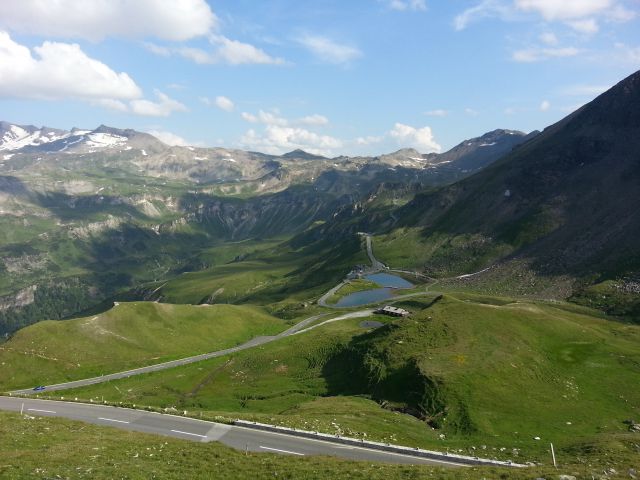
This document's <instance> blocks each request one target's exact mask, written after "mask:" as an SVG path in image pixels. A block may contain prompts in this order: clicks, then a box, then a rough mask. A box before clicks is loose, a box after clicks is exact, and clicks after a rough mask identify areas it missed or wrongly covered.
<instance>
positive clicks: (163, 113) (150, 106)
mask: <svg viewBox="0 0 640 480" xmlns="http://www.w3.org/2000/svg"><path fill="white" fill-rule="evenodd" d="M154 93H155V95H156V97H158V101H157V102H152V101H151V100H146V99H141V100H132V101H131V102H130V107H131V111H132V112H133V113H135V114H136V115H144V116H148V117H168V116H169V115H171V113H173V112H186V111H187V107H185V106H184V105H183V104H182V103H180V102H178V101H177V100H174V99H172V98H170V97H169V96H168V95H165V94H164V93H162V92H161V91H160V90H155V91H154Z"/></svg>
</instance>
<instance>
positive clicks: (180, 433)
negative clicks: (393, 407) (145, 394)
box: [0, 396, 463, 467]
mask: <svg viewBox="0 0 640 480" xmlns="http://www.w3.org/2000/svg"><path fill="white" fill-rule="evenodd" d="M0 410H9V411H14V412H20V411H21V410H22V411H23V413H24V414H26V415H31V416H36V415H38V416H53V417H64V418H69V419H72V420H79V421H82V422H87V423H92V424H95V425H103V426H110V427H116V428H120V429H124V430H132V431H136V432H144V433H152V434H157V435H164V436H169V437H175V438H180V439H183V440H191V441H194V442H211V441H219V442H221V443H223V444H225V445H228V446H230V447H233V448H236V449H239V450H245V449H246V450H249V451H252V452H265V453H279V454H284V455H295V456H300V457H302V456H306V455H330V456H334V457H342V458H346V459H351V460H362V461H371V462H386V463H405V464H414V465H434V466H440V467H442V466H445V467H458V466H463V465H460V464H457V463H455V462H454V461H446V460H435V459H427V458H419V457H412V456H409V455H402V454H398V453H391V452H383V451H378V450H372V449H368V448H363V447H352V446H347V445H340V444H334V443H330V442H326V441H322V440H314V439H307V438H301V437H297V436H293V435H287V434H282V433H273V432H267V431H261V430H254V429H251V428H245V427H239V426H234V425H225V424H220V423H213V422H205V421H203V420H196V419H192V418H186V417H178V416H174V415H164V414H160V413H153V412H147V411H144V410H132V409H126V408H116V407H108V406H103V405H90V404H84V403H72V402H58V401H51V400H36V399H31V398H12V397H2V396H0Z"/></svg>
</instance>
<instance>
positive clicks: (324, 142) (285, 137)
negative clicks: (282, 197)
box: [240, 125, 343, 155]
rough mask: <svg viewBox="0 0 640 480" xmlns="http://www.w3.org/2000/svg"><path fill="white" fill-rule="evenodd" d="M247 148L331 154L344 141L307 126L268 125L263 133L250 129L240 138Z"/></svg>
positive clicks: (274, 151) (267, 151) (276, 152)
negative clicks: (297, 150)
mask: <svg viewBox="0 0 640 480" xmlns="http://www.w3.org/2000/svg"><path fill="white" fill-rule="evenodd" d="M240 142H241V144H242V145H243V146H244V147H245V148H250V149H252V150H259V151H262V152H266V153H271V154H275V155H279V154H282V153H285V152H287V151H291V150H295V149H298V148H299V149H302V150H305V151H307V152H310V153H314V154H317V155H331V154H332V152H333V151H334V150H335V149H337V148H341V147H342V145H343V144H342V141H340V140H338V139H337V138H334V137H331V136H329V135H320V134H318V133H315V132H312V131H310V130H307V129H305V128H300V127H287V126H281V125H267V126H266V127H265V128H264V131H263V132H262V133H258V132H256V131H255V130H254V129H250V130H248V131H247V132H246V133H245V134H244V135H243V137H242V138H241V140H240Z"/></svg>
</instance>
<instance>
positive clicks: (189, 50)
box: [144, 35, 286, 65]
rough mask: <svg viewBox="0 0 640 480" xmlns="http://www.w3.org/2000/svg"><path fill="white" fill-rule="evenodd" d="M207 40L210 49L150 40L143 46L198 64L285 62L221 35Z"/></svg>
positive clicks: (167, 55)
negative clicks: (210, 46) (163, 44)
mask: <svg viewBox="0 0 640 480" xmlns="http://www.w3.org/2000/svg"><path fill="white" fill-rule="evenodd" d="M209 40H210V42H211V44H212V45H213V48H212V49H211V50H204V49H202V48H194V47H166V46H162V45H157V44H155V43H151V42H145V43H144V46H145V48H146V49H147V50H149V51H150V52H152V53H155V54H156V55H160V56H163V57H169V56H172V55H178V56H181V57H183V58H186V59H187V60H191V61H192V62H195V63H197V64H200V65H213V64H228V65H250V64H258V65H284V64H285V63H286V62H285V61H284V59H282V58H277V57H272V56H271V55H269V54H267V53H266V52H264V51H263V50H261V49H260V48H258V47H255V46H254V45H251V44H249V43H244V42H240V41H238V40H231V39H229V38H227V37H225V36H223V35H211V36H210V37H209Z"/></svg>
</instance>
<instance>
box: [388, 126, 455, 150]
mask: <svg viewBox="0 0 640 480" xmlns="http://www.w3.org/2000/svg"><path fill="white" fill-rule="evenodd" d="M389 136H390V137H391V138H393V139H395V140H396V142H397V143H398V144H399V145H400V146H403V147H413V148H416V149H417V150H420V151H421V152H423V153H431V152H440V151H441V150H442V147H441V146H440V145H438V144H437V143H436V141H435V139H434V138H433V132H432V131H431V128H430V127H422V128H415V127H412V126H410V125H405V124H403V123H396V124H395V125H394V127H393V129H392V130H390V131H389Z"/></svg>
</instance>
